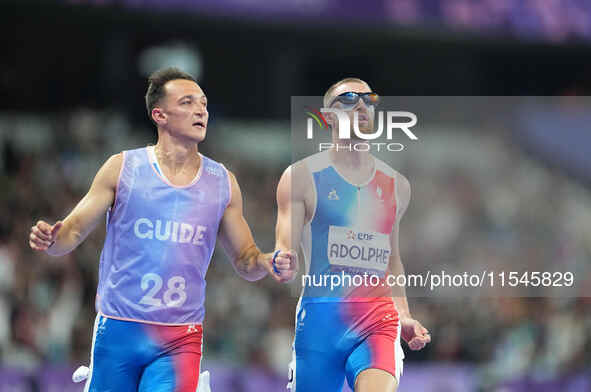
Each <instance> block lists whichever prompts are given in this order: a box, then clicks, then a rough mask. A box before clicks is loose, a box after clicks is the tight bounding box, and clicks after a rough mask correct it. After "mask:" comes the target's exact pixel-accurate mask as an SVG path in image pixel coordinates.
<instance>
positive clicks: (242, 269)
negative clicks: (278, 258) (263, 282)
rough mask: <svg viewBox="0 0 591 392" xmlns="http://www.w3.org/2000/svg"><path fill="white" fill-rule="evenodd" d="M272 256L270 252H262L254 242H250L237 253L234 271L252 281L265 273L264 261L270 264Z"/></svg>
mask: <svg viewBox="0 0 591 392" xmlns="http://www.w3.org/2000/svg"><path fill="white" fill-rule="evenodd" d="M272 257H273V254H272V253H262V252H261V251H260V250H259V248H257V247H256V245H255V244H252V245H251V246H249V247H248V248H246V249H245V250H244V251H242V252H241V253H240V254H239V255H238V257H237V258H236V260H234V262H233V264H234V267H235V268H236V272H238V274H239V275H240V276H241V277H242V278H243V279H246V280H248V281H251V282H253V281H255V280H259V279H262V278H264V277H265V276H266V275H267V269H266V268H265V267H264V265H265V264H264V263H269V264H270V263H271V259H272Z"/></svg>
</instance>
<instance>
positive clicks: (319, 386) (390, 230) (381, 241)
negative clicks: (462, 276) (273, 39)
mask: <svg viewBox="0 0 591 392" xmlns="http://www.w3.org/2000/svg"><path fill="white" fill-rule="evenodd" d="M378 101H379V97H378V96H377V95H376V94H375V93H373V92H372V90H371V88H370V87H369V85H368V84H367V83H365V82H364V81H362V80H360V79H353V78H349V79H344V80H341V81H339V82H337V83H335V84H334V85H333V86H332V87H331V88H329V90H328V91H327V93H326V95H325V97H324V106H325V107H331V108H336V109H340V110H343V111H345V112H346V113H347V115H348V116H349V118H350V124H351V126H352V124H353V121H354V116H353V113H354V112H357V115H358V118H359V130H360V131H361V132H365V133H373V132H374V131H373V125H374V124H373V123H374V116H375V106H376V105H377V103H378ZM325 117H326V121H327V123H328V125H329V126H330V128H331V129H332V143H333V146H335V145H338V146H339V147H341V148H339V149H336V148H334V147H333V148H332V149H331V150H327V151H323V152H320V153H317V154H314V155H312V156H310V157H307V158H305V159H303V160H301V161H299V162H296V163H295V164H293V165H292V166H290V167H289V168H288V169H287V170H286V171H285V173H284V174H283V176H282V178H281V180H280V183H279V186H278V189H277V202H278V207H279V209H278V218H277V229H276V232H277V243H276V247H288V248H292V247H293V248H295V247H297V246H301V249H302V253H303V255H304V263H305V269H304V277H305V278H306V279H307V282H308V284H305V282H306V279H303V280H302V283H304V287H303V290H302V296H301V298H300V301H299V303H298V307H297V310H296V318H295V339H294V344H293V353H294V357H293V361H292V363H291V364H290V383H289V385H288V387H289V388H291V390H292V392H311V391H320V390H322V391H325V392H337V391H341V389H342V387H343V383H344V382H347V383H348V384H349V386H350V387H351V388H353V389H354V390H355V391H356V392H370V391H371V392H391V391H395V390H396V389H397V387H398V383H399V380H400V375H401V373H402V360H403V357H404V354H403V351H402V348H401V347H400V338H401V337H402V338H404V339H405V340H406V341H407V342H408V344H409V347H410V348H411V349H413V350H418V349H422V348H423V347H424V346H425V345H426V344H427V343H428V342H430V336H429V333H428V331H427V330H426V329H425V328H424V327H423V326H422V325H421V324H420V323H419V322H418V321H416V320H414V319H413V318H412V316H411V314H410V311H409V308H408V302H407V300H406V295H405V293H404V290H401V291H396V292H395V293H393V292H392V288H389V287H388V286H387V284H386V281H387V277H388V276H391V275H398V274H401V273H403V272H404V268H403V266H402V262H401V259H400V252H399V247H398V230H399V224H400V220H401V218H402V216H403V215H404V213H405V211H406V209H407V207H408V204H409V201H410V185H409V182H408V180H407V179H406V178H405V177H404V176H402V175H401V174H400V173H398V172H397V171H395V170H394V169H392V168H391V167H389V166H388V165H387V164H385V163H384V162H382V161H380V160H379V159H377V158H375V157H374V156H372V155H371V154H370V153H369V152H368V151H356V149H355V148H351V149H348V148H346V147H347V146H351V145H352V144H353V143H357V142H363V140H361V139H356V138H353V139H351V140H347V141H344V140H339V139H338V121H337V118H336V116H335V115H334V114H332V113H328V114H325ZM351 133H353V132H351ZM344 275H347V276H349V277H353V276H358V277H359V276H372V277H374V278H375V280H374V283H375V282H377V284H368V283H363V284H361V285H358V286H355V285H354V284H352V285H348V284H346V283H345V281H344V280H341V282H342V284H341V285H340V286H336V287H333V286H332V283H331V282H335V280H333V279H331V278H332V277H336V276H338V277H341V278H342V277H343V276H344ZM351 281H353V282H354V281H355V280H350V281H349V282H351ZM357 281H359V280H357ZM393 294H394V295H393Z"/></svg>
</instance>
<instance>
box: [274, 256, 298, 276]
mask: <svg viewBox="0 0 591 392" xmlns="http://www.w3.org/2000/svg"><path fill="white" fill-rule="evenodd" d="M271 267H272V268H273V272H274V273H273V277H275V279H276V280H277V281H279V282H281V283H287V282H291V281H292V280H294V279H295V277H296V275H297V273H298V254H297V252H295V251H293V250H288V251H281V252H279V253H278V254H277V257H275V262H274V263H273V260H271Z"/></svg>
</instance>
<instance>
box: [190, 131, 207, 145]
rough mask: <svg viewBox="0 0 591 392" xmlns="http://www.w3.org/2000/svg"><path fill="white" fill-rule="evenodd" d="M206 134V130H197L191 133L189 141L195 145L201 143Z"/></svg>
mask: <svg viewBox="0 0 591 392" xmlns="http://www.w3.org/2000/svg"><path fill="white" fill-rule="evenodd" d="M206 134H207V129H203V130H199V131H197V132H193V133H192V135H191V139H192V140H193V141H194V142H195V143H201V142H202V141H204V140H205V135H206Z"/></svg>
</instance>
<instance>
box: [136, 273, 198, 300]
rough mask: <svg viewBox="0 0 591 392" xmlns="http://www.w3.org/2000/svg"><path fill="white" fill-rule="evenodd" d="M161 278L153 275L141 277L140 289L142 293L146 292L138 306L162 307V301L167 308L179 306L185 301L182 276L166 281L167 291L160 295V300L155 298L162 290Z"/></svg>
mask: <svg viewBox="0 0 591 392" xmlns="http://www.w3.org/2000/svg"><path fill="white" fill-rule="evenodd" d="M162 282H163V281H162V277H161V276H160V275H158V274H155V273H152V272H150V273H148V274H145V275H144V276H142V283H141V287H142V290H143V291H146V290H147V291H148V292H147V293H146V294H145V295H144V296H143V297H142V299H140V304H142V305H150V306H162V301H164V304H165V305H166V306H168V307H169V308H174V307H178V306H181V305H182V304H184V303H185V301H186V300H187V293H186V292H185V278H183V277H182V276H173V277H172V278H170V279H168V282H167V283H166V286H167V290H166V291H164V293H163V294H162V299H160V298H157V296H158V293H159V292H160V289H161V288H162Z"/></svg>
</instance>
